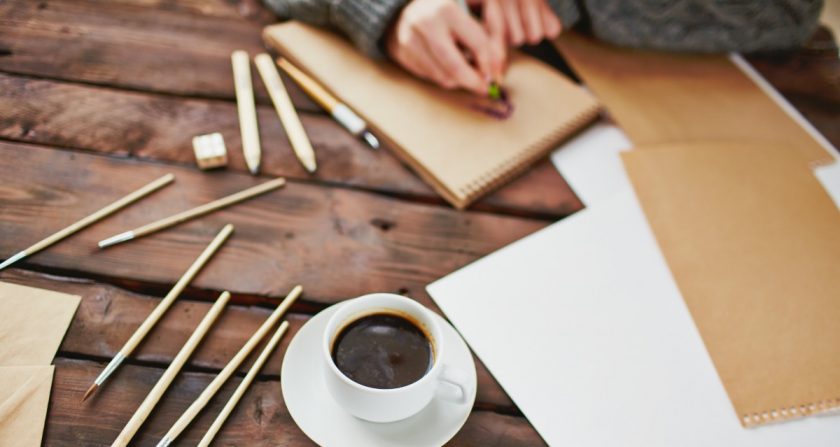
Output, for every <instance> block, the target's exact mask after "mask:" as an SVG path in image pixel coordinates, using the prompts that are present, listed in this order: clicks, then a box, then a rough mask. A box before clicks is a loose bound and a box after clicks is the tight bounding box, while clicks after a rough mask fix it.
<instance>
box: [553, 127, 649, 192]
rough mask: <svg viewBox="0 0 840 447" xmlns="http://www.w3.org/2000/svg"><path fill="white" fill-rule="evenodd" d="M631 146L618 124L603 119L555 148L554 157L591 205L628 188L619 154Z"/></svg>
mask: <svg viewBox="0 0 840 447" xmlns="http://www.w3.org/2000/svg"><path fill="white" fill-rule="evenodd" d="M632 146H633V144H632V143H631V142H630V139H629V138H627V136H626V135H625V134H624V132H623V131H622V130H621V129H620V128H619V127H618V126H616V125H615V124H612V123H611V122H609V121H608V120H606V119H601V120H600V121H598V122H596V123H594V124H593V125H591V126H589V127H588V128H587V129H586V130H584V131H583V132H581V133H580V134H578V135H577V136H576V137H575V138H573V139H571V140H569V141H567V142H566V143H564V144H563V145H562V146H560V147H559V148H558V149H557V150H555V151H554V152H553V153H552V154H551V161H552V162H553V163H554V166H555V167H556V168H557V170H558V171H560V174H562V175H563V178H564V179H566V182H567V183H568V184H569V186H571V187H572V190H573V191H574V192H575V194H577V196H578V198H579V199H580V201H581V202H583V204H584V205H586V206H589V205H591V204H594V203H598V202H600V201H602V200H604V199H606V198H608V197H610V196H612V195H613V194H615V193H616V192H619V191H622V190H626V189H627V188H628V186H629V183H628V180H627V175H626V174H625V173H624V166H623V165H622V164H621V158H620V157H619V156H618V154H619V152H621V151H624V150H629V149H630V148H631V147H632Z"/></svg>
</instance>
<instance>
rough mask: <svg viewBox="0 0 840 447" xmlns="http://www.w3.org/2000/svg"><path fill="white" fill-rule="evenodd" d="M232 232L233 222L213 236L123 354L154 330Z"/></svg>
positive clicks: (135, 333) (145, 321)
mask: <svg viewBox="0 0 840 447" xmlns="http://www.w3.org/2000/svg"><path fill="white" fill-rule="evenodd" d="M231 233H233V225H231V224H227V225H225V226H224V228H222V230H221V231H219V233H218V234H217V235H216V237H215V238H213V240H212V241H211V242H210V244H209V245H208V246H207V247H206V248H205V249H204V251H202V252H201V254H200V255H198V258H196V259H195V261H193V263H192V265H190V267H189V268H188V269H187V271H186V272H184V274H183V275H182V276H181V278H180V279H178V282H176V283H175V285H174V286H173V287H172V290H170V291H169V293H167V294H166V296H165V297H164V298H163V299H162V300H160V302H159V303H158V305H157V306H155V308H154V309H153V310H152V313H150V314H149V316H148V317H146V319H145V320H143V323H141V324H140V327H138V328H137V330H136V331H134V333H133V334H131V338H129V339H128V341H127V342H125V345H124V346H123V347H122V349H120V354H122V355H123V356H125V357H128V356H129V355H131V353H132V352H133V351H134V349H135V348H137V345H139V344H140V342H141V341H143V338H145V337H146V334H148V333H149V331H151V330H152V327H154V325H155V324H157V322H158V320H160V318H161V317H162V316H163V314H164V313H166V311H167V310H168V309H169V307H170V306H171V305H172V303H173V302H175V299H176V298H178V296H179V295H181V292H183V291H184V288H186V287H187V284H189V283H190V281H192V280H193V278H195V275H197V274H198V272H199V271H200V270H201V268H202V267H204V265H205V264H207V261H209V260H210V258H211V257H213V255H214V254H216V251H218V250H219V247H221V246H222V244H224V243H225V241H226V240H227V238H228V237H229V236H230V234H231Z"/></svg>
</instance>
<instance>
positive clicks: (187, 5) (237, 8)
mask: <svg viewBox="0 0 840 447" xmlns="http://www.w3.org/2000/svg"><path fill="white" fill-rule="evenodd" d="M110 3H124V4H127V5H136V6H143V7H146V8H150V9H162V10H167V11H180V12H189V13H191V14H195V15H199V16H212V17H224V18H228V19H244V20H250V21H253V22H257V23H259V24H261V25H267V24H269V23H271V22H274V21H276V20H277V17H276V16H275V15H274V14H273V13H272V12H271V11H269V9H268V8H266V7H265V6H264V5H263V3H262V1H261V0H177V1H173V0H110Z"/></svg>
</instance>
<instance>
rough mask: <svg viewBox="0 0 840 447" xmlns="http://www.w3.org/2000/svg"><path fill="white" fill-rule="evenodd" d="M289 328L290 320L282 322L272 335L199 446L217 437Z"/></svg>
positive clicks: (203, 445) (207, 443) (207, 446)
mask: <svg viewBox="0 0 840 447" xmlns="http://www.w3.org/2000/svg"><path fill="white" fill-rule="evenodd" d="M288 328H289V322H288V321H284V322H282V323H280V327H278V328H277V330H276V331H275V332H274V335H273V336H271V340H269V341H268V343H267V344H266V345H265V348H263V350H262V352H261V353H260V356H259V357H257V360H256V361H255V362H254V364H253V365H251V369H249V370H248V374H246V375H245V378H244V379H242V382H240V383H239V386H237V387H236V390H235V391H234V392H233V395H231V396H230V399H228V401H227V403H226V404H225V406H224V408H222V411H221V412H220V413H219V415H218V416H216V419H215V420H214V421H213V423H212V424H211V425H210V428H208V429H207V433H205V434H204V436H203V437H202V438H201V441H199V443H198V447H209V445H210V443H211V442H213V438H215V437H216V433H218V432H219V430H220V429H221V428H222V424H224V423H225V421H226V420H227V418H228V416H230V413H231V412H232V411H233V409H234V408H235V407H236V404H238V403H239V399H241V398H242V396H243V395H244V394H245V391H247V390H248V387H249V386H250V385H251V382H253V381H254V378H255V377H257V374H258V373H259V372H260V369H261V368H262V367H263V364H265V362H266V360H268V357H270V356H271V353H272V352H274V348H275V347H277V343H278V342H279V341H280V339H281V338H282V337H283V334H285V333H286V329H288Z"/></svg>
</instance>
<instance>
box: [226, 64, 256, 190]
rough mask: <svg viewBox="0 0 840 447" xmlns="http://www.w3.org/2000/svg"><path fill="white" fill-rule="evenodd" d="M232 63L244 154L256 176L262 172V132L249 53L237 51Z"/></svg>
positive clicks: (252, 172)
mask: <svg viewBox="0 0 840 447" xmlns="http://www.w3.org/2000/svg"><path fill="white" fill-rule="evenodd" d="M230 62H231V65H232V66H233V86H234V88H235V89H236V109H237V111H238V112H239V131H240V133H241V134H242V152H243V154H244V155H245V163H246V164H247V165H248V169H249V170H250V171H251V174H256V173H257V172H258V171H259V170H260V155H261V150H260V131H259V129H258V128H257V108H256V106H255V105H254V86H253V85H252V84H251V65H250V60H249V58H248V53H247V52H245V51H243V50H236V51H234V52H233V53H231V55H230Z"/></svg>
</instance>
